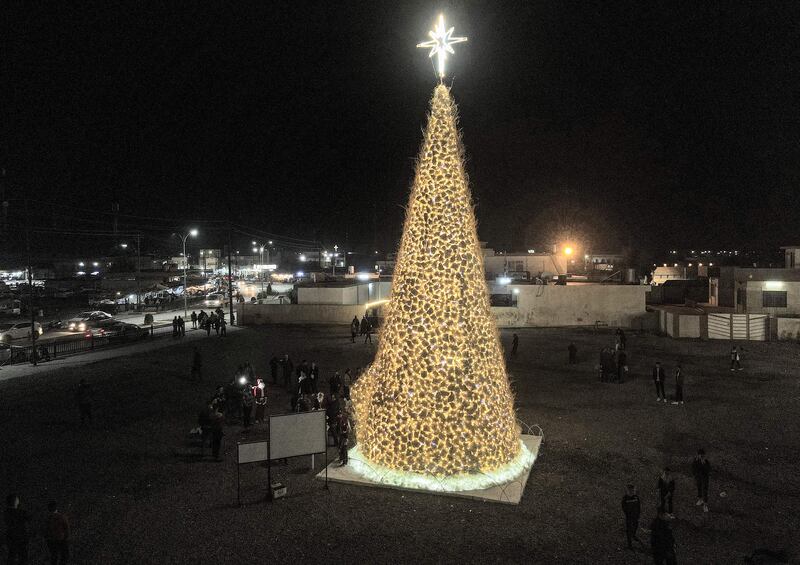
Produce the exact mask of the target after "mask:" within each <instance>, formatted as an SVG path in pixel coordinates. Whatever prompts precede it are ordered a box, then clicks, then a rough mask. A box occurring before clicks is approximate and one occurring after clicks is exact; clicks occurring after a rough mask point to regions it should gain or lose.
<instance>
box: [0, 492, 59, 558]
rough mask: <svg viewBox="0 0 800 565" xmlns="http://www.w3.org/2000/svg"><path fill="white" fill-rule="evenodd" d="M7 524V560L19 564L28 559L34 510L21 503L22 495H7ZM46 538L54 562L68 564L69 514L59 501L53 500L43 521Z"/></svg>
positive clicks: (5, 511)
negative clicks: (61, 507)
mask: <svg viewBox="0 0 800 565" xmlns="http://www.w3.org/2000/svg"><path fill="white" fill-rule="evenodd" d="M3 517H4V518H5V526H6V538H5V541H6V546H7V557H8V560H7V561H6V563H8V564H9V565H17V564H20V565H21V564H23V563H27V562H28V549H29V545H30V539H31V528H30V523H31V521H32V519H33V516H31V513H30V512H28V511H27V510H25V509H23V508H22V507H21V505H20V499H19V496H18V495H17V494H16V493H11V494H9V495H8V496H6V507H5V510H4V512H3ZM44 538H45V542H46V543H47V549H48V551H49V553H50V563H51V564H52V565H66V563H67V560H68V559H69V545H70V526H69V519H67V516H66V515H64V514H62V513H61V511H60V510H59V508H58V503H57V502H55V501H54V500H51V501H50V502H49V503H48V504H47V516H46V518H45V524H44Z"/></svg>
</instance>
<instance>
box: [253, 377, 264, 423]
mask: <svg viewBox="0 0 800 565" xmlns="http://www.w3.org/2000/svg"><path fill="white" fill-rule="evenodd" d="M265 388H266V385H264V381H262V380H261V379H256V386H254V387H253V391H252V394H253V398H254V400H255V405H256V424H259V423H261V422H263V421H264V413H265V412H266V410H267V395H266V393H265V392H264V389H265Z"/></svg>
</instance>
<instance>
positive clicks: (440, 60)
mask: <svg viewBox="0 0 800 565" xmlns="http://www.w3.org/2000/svg"><path fill="white" fill-rule="evenodd" d="M454 29H455V28H453V27H451V28H450V29H446V28H445V25H444V14H439V21H438V22H437V23H436V27H435V28H434V29H432V30H431V31H429V32H428V36H429V37H430V38H431V39H430V41H425V42H423V43H418V44H417V47H422V48H424V49H427V48H430V50H431V52H430V54H429V55H428V57H429V58H432V57H433V56H434V55H436V58H437V61H436V63H437V68H438V72H439V78H444V62H445V60H447V54H448V53H450V54H451V55H454V54H455V51H453V47H452V45H453V44H455V43H463V42H465V41H466V40H467V38H466V37H453V30H454Z"/></svg>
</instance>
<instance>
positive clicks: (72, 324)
mask: <svg viewBox="0 0 800 565" xmlns="http://www.w3.org/2000/svg"><path fill="white" fill-rule="evenodd" d="M68 329H70V330H74V329H75V322H72V323H70V325H69V326H68Z"/></svg>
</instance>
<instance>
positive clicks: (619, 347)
mask: <svg viewBox="0 0 800 565" xmlns="http://www.w3.org/2000/svg"><path fill="white" fill-rule="evenodd" d="M626 346H627V337H626V336H625V331H624V330H623V329H622V328H617V329H616V331H615V332H614V347H613V348H611V347H604V348H603V349H601V350H600V382H604V383H605V382H617V383H622V382H624V381H625V379H626V377H627V375H628V352H627V349H626ZM568 351H569V359H570V361H569V362H570V364H574V363H576V362H577V351H578V350H577V348H576V347H575V344H574V343H570V345H569V348H568Z"/></svg>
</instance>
